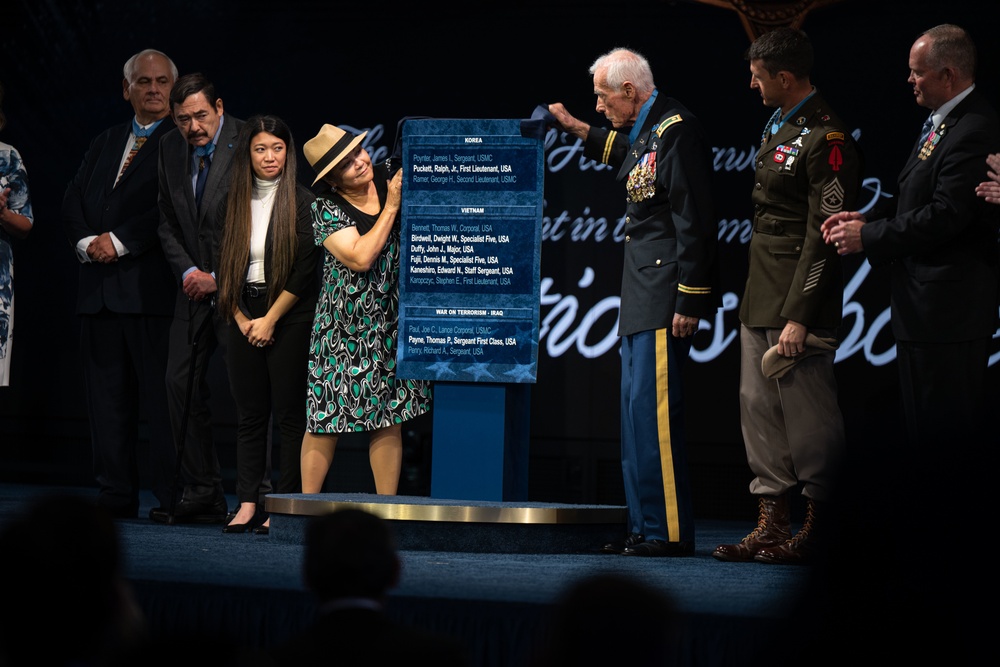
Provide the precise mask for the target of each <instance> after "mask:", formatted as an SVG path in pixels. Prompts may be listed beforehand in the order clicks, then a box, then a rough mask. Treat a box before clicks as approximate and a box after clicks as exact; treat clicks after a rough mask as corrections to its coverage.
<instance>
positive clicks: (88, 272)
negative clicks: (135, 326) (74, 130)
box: [61, 117, 176, 315]
mask: <svg viewBox="0 0 1000 667" xmlns="http://www.w3.org/2000/svg"><path fill="white" fill-rule="evenodd" d="M173 127H174V124H173V121H171V120H170V118H169V117H167V118H164V119H163V122H161V123H160V124H159V126H157V128H156V130H155V131H154V132H153V134H152V135H150V138H149V139H148V140H147V141H146V143H145V144H143V146H142V148H140V149H139V152H137V153H136V154H135V157H134V158H133V159H132V163H131V164H130V165H129V167H128V169H126V170H125V173H124V174H123V175H122V178H121V182H120V183H119V184H118V186H117V187H115V180H116V179H117V177H118V169H119V164H120V163H121V159H122V155H123V154H124V153H125V148H126V144H128V143H129V142H130V141H131V129H132V123H131V121H129V122H128V123H124V124H122V125H116V126H114V127H111V128H109V129H107V130H105V131H104V132H102V133H101V134H100V135H98V136H97V137H96V138H95V139H94V140H93V141H92V142H91V143H90V147H89V148H88V149H87V153H86V154H85V155H84V158H83V163H82V164H81V165H80V168H79V170H78V171H77V173H76V176H75V177H74V178H73V180H72V181H71V182H70V183H69V185H68V186H67V188H66V193H65V195H64V196H63V203H62V211H61V217H62V221H63V225H64V228H65V232H66V235H67V237H68V238H69V242H70V244H71V245H72V246H73V247H74V248H75V247H76V244H77V243H78V242H79V241H80V239H83V238H86V237H88V236H94V235H100V234H103V233H104V232H113V233H114V235H115V236H116V237H117V238H118V240H119V241H121V242H122V243H123V244H124V245H125V247H126V248H127V249H128V253H127V254H125V255H122V256H121V257H119V258H118V261H117V262H114V263H111V264H101V263H98V262H89V263H82V264H80V276H79V285H78V290H77V300H76V312H77V313H78V314H83V315H92V314H95V313H98V312H100V311H101V310H102V309H104V308H107V309H108V310H110V311H112V312H115V313H130V314H145V315H170V314H171V313H172V312H173V307H174V292H175V289H176V288H175V285H174V281H173V279H172V277H171V275H170V269H169V267H168V266H167V263H166V260H165V259H164V256H163V250H162V248H161V246H160V239H159V236H158V234H157V228H158V226H159V212H158V210H157V203H156V200H157V187H158V185H157V173H156V172H157V162H158V158H159V151H160V146H159V143H160V139H161V138H162V137H163V136H165V135H166V134H168V133H169V132H170V131H171V130H172V129H173Z"/></svg>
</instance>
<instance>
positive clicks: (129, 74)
mask: <svg viewBox="0 0 1000 667" xmlns="http://www.w3.org/2000/svg"><path fill="white" fill-rule="evenodd" d="M147 56H160V57H161V58H163V59H164V60H166V61H167V63H169V64H170V73H171V74H173V76H174V81H176V80H177V76H178V74H177V65H175V64H174V61H173V60H171V59H170V56H168V55H167V54H166V53H164V52H163V51H157V50H156V49H143V50H142V51H140V52H139V53H137V54H135V55H134V56H132V57H131V58H129V59H128V60H126V61H125V67H123V68H122V73H124V74H125V80H126V81H128V82H129V83H132V78H133V77H134V76H135V64H136V63H137V62H139V59H140V58H145V57H147Z"/></svg>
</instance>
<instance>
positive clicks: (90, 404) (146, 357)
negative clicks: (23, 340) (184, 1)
mask: <svg viewBox="0 0 1000 667" xmlns="http://www.w3.org/2000/svg"><path fill="white" fill-rule="evenodd" d="M124 75H125V77H124V80H123V82H122V83H123V96H124V98H125V99H126V100H128V101H129V103H130V104H131V105H132V108H133V110H134V111H135V116H134V118H133V120H131V121H130V122H128V123H123V124H121V125H116V126H114V127H111V128H109V129H108V130H106V131H104V132H103V133H101V134H100V135H98V136H97V137H96V138H95V139H94V140H93V141H92V142H91V144H90V148H89V149H88V150H87V153H86V155H85V156H84V159H83V164H81V165H80V169H79V170H78V172H77V174H76V176H75V177H74V178H73V181H72V182H71V183H70V184H69V186H68V187H67V189H66V193H65V196H64V198H63V204H62V218H63V223H64V225H65V228H66V234H67V236H68V237H69V241H70V243H71V244H72V245H73V248H74V250H75V251H76V255H77V258H78V259H79V261H80V277H79V283H78V286H77V305H76V312H77V314H78V315H79V316H80V326H81V341H80V353H81V361H82V363H83V367H84V387H85V391H86V403H87V413H88V416H89V418H90V435H91V443H92V447H93V460H94V475H95V477H96V479H97V483H98V486H99V491H98V499H97V500H98V504H99V505H101V506H102V507H104V508H105V509H107V510H108V511H109V512H110V513H111V514H112V515H113V516H115V517H120V518H135V517H136V516H137V513H138V510H139V465H138V463H137V460H136V459H137V448H138V437H139V421H140V412H141V411H140V399H141V402H142V404H143V405H144V407H145V416H146V420H147V425H148V429H149V479H150V485H151V487H152V490H153V493H154V494H155V495H156V498H157V500H158V501H159V502H160V503H161V504H163V505H167V504H169V503H170V502H171V501H172V497H173V496H172V490H171V481H172V476H173V473H174V465H175V464H174V461H175V458H174V443H173V439H172V438H171V437H170V421H169V417H168V413H167V402H166V387H165V384H164V377H165V375H166V365H167V334H168V331H169V329H170V315H171V313H172V312H173V294H174V288H173V281H172V279H171V277H170V269H169V267H168V266H167V263H166V261H165V259H164V256H163V250H162V248H161V246H160V240H159V237H158V235H157V228H158V225H159V213H158V209H157V205H156V198H157V189H158V185H157V161H158V156H159V148H160V138H161V137H163V136H164V135H166V134H167V133H168V132H169V131H170V130H171V129H173V126H174V124H173V122H172V121H171V120H170V119H169V118H168V116H169V115H170V106H169V101H168V95H169V93H170V88H171V86H172V85H173V84H174V81H175V79H176V78H177V67H176V66H175V65H174V63H173V62H172V61H171V60H170V58H168V57H167V56H166V55H164V54H163V53H160V52H159V51H154V50H152V49H147V50H145V51H141V52H139V53H137V54H135V55H134V56H132V57H131V58H129V60H128V62H126V63H125V68H124Z"/></svg>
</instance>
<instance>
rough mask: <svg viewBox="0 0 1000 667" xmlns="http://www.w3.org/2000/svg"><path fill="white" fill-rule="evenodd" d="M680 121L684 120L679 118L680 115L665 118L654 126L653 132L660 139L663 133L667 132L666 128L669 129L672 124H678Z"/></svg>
mask: <svg viewBox="0 0 1000 667" xmlns="http://www.w3.org/2000/svg"><path fill="white" fill-rule="evenodd" d="M682 120H684V119H683V118H681V115H680V114H677V115H674V116H671V117H670V118H667V119H666V120H664V121H663V122H662V123H660V124H659V125H657V126H656V130H654V132H656V136H658V137H662V136H663V133H664V132H666V131H667V128H668V127H670V126H671V125H673V124H674V123H679V122H681V121H682Z"/></svg>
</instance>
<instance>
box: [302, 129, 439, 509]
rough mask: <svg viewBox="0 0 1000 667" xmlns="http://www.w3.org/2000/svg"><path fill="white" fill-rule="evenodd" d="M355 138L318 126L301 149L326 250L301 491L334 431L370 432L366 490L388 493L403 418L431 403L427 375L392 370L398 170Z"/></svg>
mask: <svg viewBox="0 0 1000 667" xmlns="http://www.w3.org/2000/svg"><path fill="white" fill-rule="evenodd" d="M366 135H367V132H363V133H361V134H359V135H355V134H352V133H349V132H346V131H344V130H342V129H341V128H339V127H336V126H335V125H324V126H323V127H322V128H321V129H320V131H319V134H317V135H316V136H315V137H313V138H312V139H310V140H309V141H307V142H306V143H305V146H304V147H303V149H304V150H303V152H304V153H305V156H306V159H307V160H308V161H309V164H310V165H312V167H313V169H314V170H315V171H316V180H315V181H313V185H316V184H317V183H319V182H320V181H322V182H323V188H322V190H321V191H320V192H319V194H318V196H317V199H316V201H315V202H314V203H313V207H312V221H313V230H314V236H315V240H316V244H317V245H322V246H323V247H324V248H326V250H327V252H326V257H325V260H324V266H323V285H322V287H321V289H320V296H319V301H318V302H317V304H316V317H315V320H314V321H313V330H312V339H311V341H310V350H309V353H310V354H309V383H308V395H307V417H306V420H307V423H306V434H305V436H304V437H303V439H302V454H301V463H302V491H303V493H319V492H320V491H322V489H323V483H324V481H325V479H326V474H327V472H328V471H329V469H330V464H331V463H332V462H333V454H334V450H335V448H336V446H337V436H338V434H340V433H354V432H361V431H365V432H368V433H369V454H368V455H369V461H370V463H371V468H372V473H373V476H374V479H375V491H376V493H379V494H389V495H393V494H395V493H396V490H397V487H398V486H399V474H400V469H401V468H402V460H403V442H402V424H403V423H404V422H406V421H408V420H410V419H413V418H414V417H417V416H419V415H422V414H424V413H425V412H427V411H428V410H429V409H430V406H431V386H430V383H429V382H427V381H422V380H408V379H402V378H397V377H396V333H397V328H396V327H397V321H398V316H399V250H400V237H399V225H398V224H397V219H398V216H399V210H400V193H401V190H402V175H401V174H398V173H397V174H396V175H395V176H394V177H393V178H392V180H389V174H388V171H387V170H386V167H385V164H384V163H380V164H375V165H373V164H372V161H371V156H369V154H368V151H366V150H365V148H364V146H362V143H361V142H362V141H363V140H364V138H365V136H366Z"/></svg>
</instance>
